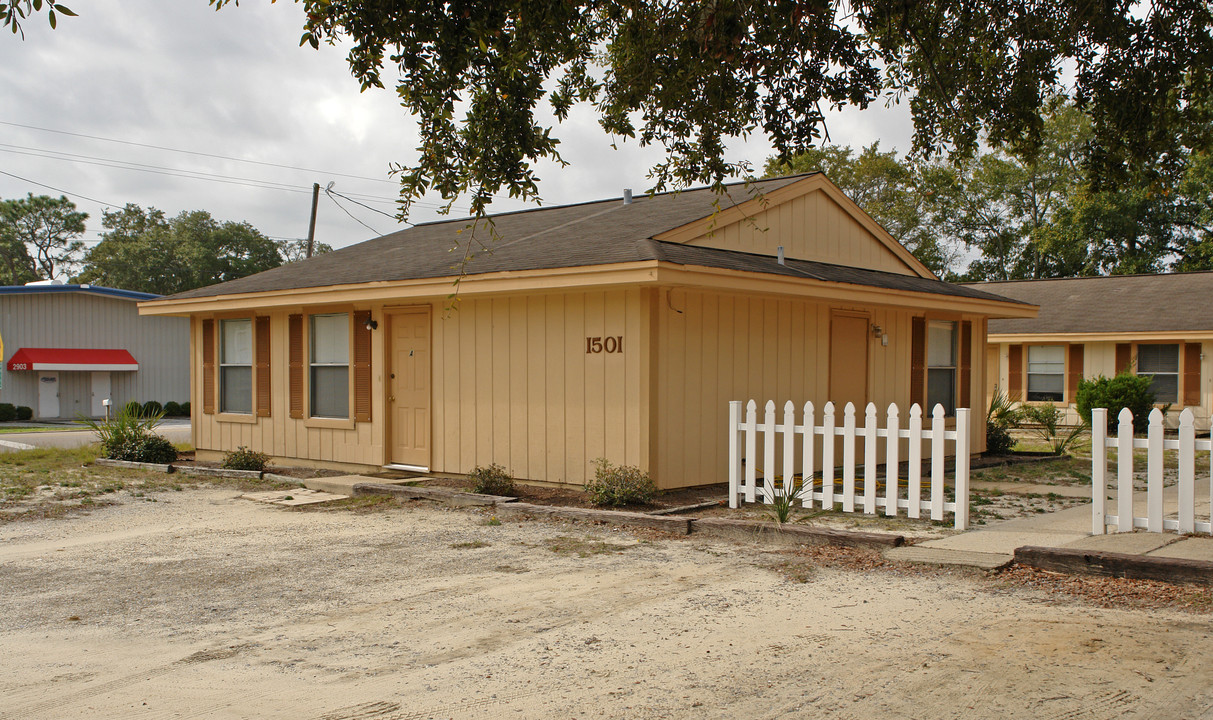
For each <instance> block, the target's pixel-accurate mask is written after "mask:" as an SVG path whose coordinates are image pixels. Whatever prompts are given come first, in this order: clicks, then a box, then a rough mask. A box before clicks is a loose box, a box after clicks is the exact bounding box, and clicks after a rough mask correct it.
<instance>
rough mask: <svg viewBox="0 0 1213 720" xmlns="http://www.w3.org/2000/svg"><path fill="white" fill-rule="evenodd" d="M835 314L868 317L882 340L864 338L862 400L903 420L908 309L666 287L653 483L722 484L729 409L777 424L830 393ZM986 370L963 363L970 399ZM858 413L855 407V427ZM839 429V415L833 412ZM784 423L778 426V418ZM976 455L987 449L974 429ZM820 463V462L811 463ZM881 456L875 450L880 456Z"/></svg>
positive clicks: (660, 313)
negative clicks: (762, 413)
mask: <svg viewBox="0 0 1213 720" xmlns="http://www.w3.org/2000/svg"><path fill="white" fill-rule="evenodd" d="M835 311H842V312H853V313H861V314H867V315H868V316H869V317H870V322H871V324H872V325H879V326H880V327H881V329H882V330H883V332H884V333H886V334H888V336H889V344H888V345H887V346H884V345H881V344H880V340H879V339H877V338H875V337H874V336H872V335H871V334H869V335H868V342H869V352H868V367H867V375H868V378H867V388H868V399H869V401H871V402H874V403H876V406H877V407H878V408H879V412H880V413H882V415H881V417H883V413H884V412H885V411H886V409H887V408H888V405H889V404H890V403H897V405H898V407H900V408H902V417H903V419H904V418H908V407H909V405H910V332H911V330H910V328H911V317H912V315H913V313H912V312H911V311H909V310H902V309H895V308H886V307H865V306H852V305H838V304H832V303H829V302H825V301H811V300H796V299H788V298H777V297H761V296H747V295H737V294H725V293H716V292H711V291H701V290H668V291H662V296H661V298H660V299H659V300H658V302H657V303H656V313H657V318H658V319H657V324H656V333H655V337H656V339H655V343H656V349H657V371H656V374H655V378H656V381H655V400H654V402H655V410H654V415H655V417H656V418H657V420H656V423H655V425H656V427H657V433H656V437H655V446H654V447H655V454H656V458H655V462H654V478H655V479H656V480H657V482H658V484H659V486H660V487H663V488H670V487H686V486H692V485H705V484H712V483H722V482H727V481H728V444H727V426H728V402H729V401H730V400H741V401H748V400H750V399H753V400H756V401H757V402H758V403H759V405H760V406H761V405H762V404H764V403H765V402H766V401H767V400H774V401H775V403H776V405H777V406H778V407H779V412H780V418H782V408H783V404H784V403H785V402H787V401H788V400H791V401H792V402H793V403H794V404H795V405H796V408H797V412H800V411H801V410H802V409H803V407H804V403H805V402H807V401H812V402H813V403H814V404H815V405H816V406H817V408H818V411H819V412H820V408H822V407H823V406H824V405H825V403H826V402H827V401H829V400H830V398H829V397H828V394H829V388H830V382H829V381H830V377H829V372H830V369H829V361H830V354H829V338H830V318H831V313H832V312H835ZM966 319H971V320H974V322H973V323H972V327H973V333H972V337H971V338H969V339H968V342H970V343H972V345H971V348H972V357H974V358H980V357H981V354H980V351H979V350H978V348H982V347H985V334H984V324H983V323H982V322H981V320H980V318H966ZM984 383H985V369H984V363H973V364H972V366H971V377H970V392H971V397H973V398H980V397H982V392H981V389H982V388H983V387H984V386H985V385H984ZM863 412H864V408H857V417H859V418H860V421H859V422H860V424H862V417H863ZM838 417H839V418H840V420H839V422H840V424H841V417H842V408H841V407H840V408H839V409H838ZM780 421H782V419H781V420H780ZM970 441H971V443H972V444H971V447H972V448H973V451H974V452H979V451H981V450H982V449H984V447H985V434H984V428H983V429H981V432H980V433H978V431H977V429H974V432H973V437H972V438H971V439H970ZM818 457H820V455H819V456H818ZM880 457H881V458H883V447H881V450H880Z"/></svg>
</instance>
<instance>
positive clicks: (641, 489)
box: [585, 458, 657, 507]
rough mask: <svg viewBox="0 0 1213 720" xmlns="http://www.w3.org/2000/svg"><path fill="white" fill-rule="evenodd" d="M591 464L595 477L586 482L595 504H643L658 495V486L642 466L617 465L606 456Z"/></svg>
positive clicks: (610, 505)
mask: <svg viewBox="0 0 1213 720" xmlns="http://www.w3.org/2000/svg"><path fill="white" fill-rule="evenodd" d="M591 464H592V465H593V466H594V479H593V480H590V481H589V482H587V483H586V484H585V491H586V492H588V493H589V494H590V502H592V503H594V504H595V505H602V506H607V507H619V506H620V505H641V504H645V503H648V502H649V501H650V500H652V499H653V497H654V496H655V495H657V486H656V485H654V484H653V480H652V478H650V477H649V474H648V473H646V472H643V471H642V470H641V469H640V468H637V467H632V466H630V465H620V466H618V467H615V466H613V465H611V463H609V462H607V459H606V458H597V459H596V460H594V461H593V462H592V463H591Z"/></svg>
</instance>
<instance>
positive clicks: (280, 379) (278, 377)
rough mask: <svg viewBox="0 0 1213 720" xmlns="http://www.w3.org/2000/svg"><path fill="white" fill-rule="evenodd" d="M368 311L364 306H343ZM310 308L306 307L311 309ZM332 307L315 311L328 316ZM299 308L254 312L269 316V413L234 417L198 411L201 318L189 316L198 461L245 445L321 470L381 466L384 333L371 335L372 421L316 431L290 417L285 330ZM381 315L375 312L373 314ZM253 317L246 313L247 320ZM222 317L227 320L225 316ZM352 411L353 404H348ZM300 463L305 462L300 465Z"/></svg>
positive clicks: (287, 337) (200, 386) (286, 335)
mask: <svg viewBox="0 0 1213 720" xmlns="http://www.w3.org/2000/svg"><path fill="white" fill-rule="evenodd" d="M343 309H348V310H366V309H370V308H368V307H362V306H358V307H353V308H343ZM309 310H310V309H309ZM331 311H332V309H328V308H325V309H321V310H315V312H331ZM301 312H305V310H304V309H302V308H292V309H290V310H280V311H274V312H258V313H256V314H258V315H264V316H268V317H269V318H270V363H269V370H270V378H271V380H270V388H271V390H270V414H269V416H268V417H257V416H255V415H251V414H250V415H244V416H232V415H224V414H222V413H215V414H206V413H204V412H203V411H202V410H203V408H202V372H201V368H202V319H201V318H200V317H195V318H193V322H192V324H191V343H190V346H191V348H192V352H193V358H194V367H195V368H196V369H197V372H195V373H194V374H193V377H192V380H191V383H192V386H191V388H192V389H191V396H192V400H191V414H192V421H193V436H194V446H195V447H196V448H197V450H198V452H199V457H200V458H202V459H214V458H215V457H216V456H218V455H219V454H221V453H223V452H226V451H230V450H235V449H236V448H237V447H240V446H242V445H243V446H245V447H248V448H251V449H253V450H257V451H259V452H264V453H267V454H269V455H271V456H272V457H274V458H289V459H291V461H292V462H293V464H305V465H308V464H310V465H317V466H324V465H327V464H333V465H338V464H344V465H360V466H363V467H368V468H369V467H379V466H381V465H383V464H384V448H383V413H384V392H383V366H384V363H383V357H384V355H383V350H384V348H383V342H384V333H383V332H382V331H378V332H374V333H371V352H372V358H373V359H374V363H373V364H372V370H371V403H372V405H371V418H372V421H371V422H360V423H354V425H353V427H352V428H335V427H317V426H316V425H315V423H311V422H309V421H308V420H307V419H296V418H291V417H290V415H289V408H288V403H289V392H288V384H287V374H288V370H289V368H288V364H287V350H288V342H289V335H288V327H287V318H288V317H289V316H290V315H291V314H292V313H301ZM374 312H375V314H376V317H381V315H380V312H381V310H380V309H379V308H375V310H374ZM253 314H254V313H253V312H252V311H250V312H249V314H248V315H247V317H252V315H253ZM224 317H230V316H229V315H225V316H224ZM351 408H352V404H351ZM299 461H303V462H302V463H300V462H299Z"/></svg>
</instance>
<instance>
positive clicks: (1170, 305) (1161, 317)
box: [966, 272, 1213, 335]
mask: <svg viewBox="0 0 1213 720" xmlns="http://www.w3.org/2000/svg"><path fill="white" fill-rule="evenodd" d="M966 287H970V288H973V289H980V290H985V291H987V292H991V293H994V294H996V295H1003V296H1005V297H1008V298H1013V299H1016V300H1022V301H1025V302H1031V303H1035V304H1037V305H1039V306H1040V314H1039V316H1037V317H1036V318H1014V319H1004V320H991V321H990V334H991V335H994V334H1004V333H1032V334H1044V333H1060V334H1065V333H1118V332H1171V331H1174V332H1184V331H1199V330H1210V329H1213V317H1211V316H1210V315H1209V314H1208V313H1207V312H1205V310H1206V308H1205V307H1204V304H1203V301H1201V298H1202V297H1208V296H1210V295H1213V272H1193V273H1174V274H1169V275H1112V276H1108V277H1083V278H1058V279H1054V280H1012V281H1010V282H988V283H971V284H968V285H967V286H966Z"/></svg>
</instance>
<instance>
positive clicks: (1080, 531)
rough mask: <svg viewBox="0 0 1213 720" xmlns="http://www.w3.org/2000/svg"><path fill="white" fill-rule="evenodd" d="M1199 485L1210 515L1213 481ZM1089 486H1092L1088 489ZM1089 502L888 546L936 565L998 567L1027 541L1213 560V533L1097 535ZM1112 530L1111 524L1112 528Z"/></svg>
mask: <svg viewBox="0 0 1213 720" xmlns="http://www.w3.org/2000/svg"><path fill="white" fill-rule="evenodd" d="M1201 485H1203V487H1199V488H1198V489H1197V500H1196V508H1197V511H1196V514H1197V518H1198V519H1200V520H1204V519H1206V518H1208V517H1209V487H1208V483H1207V482H1206V483H1201ZM1168 490H1169V491H1170V492H1169V493H1168V495H1167V496H1166V497H1165V499H1164V514H1169V515H1171V516H1173V514H1174V512H1175V508H1176V504H1177V503H1176V499H1175V489H1174V488H1168ZM1088 492H1089V491H1088ZM1111 494H1112V499H1111V500H1109V502H1108V507H1107V510H1108V512H1109V513H1115V512H1116V500H1115V492H1112V493H1111ZM1145 514H1146V495H1145V493H1144V492H1139V493H1135V494H1134V515H1135V516H1137V517H1142V516H1144V515H1145ZM1091 530H1092V516H1091V505H1090V503H1088V504H1085V505H1079V506H1077V507H1072V508H1068V509H1066V510H1061V511H1059V512H1054V513H1046V514H1044V515H1037V516H1034V517H1026V518H1018V519H1016V520H1008V521H1006V522H1001V523H996V524H993V525H988V526H985V527H982V528H980V529H975V530H969V531H968V532H963V533H960V534H958V535H952V536H949V537H946V538H940V539H938V540H929V541H927V542H923V543H919V544H917V545H910V546H906V547H901V548H894V549H892V550H889V551H888V552H887V553H885V554H886V556H887V557H889V558H890V559H895V560H902V561H906V562H919V563H928V564H935V565H957V566H965V567H974V568H980V569H983V570H994V569H998V568H1001V567H1005V566H1006V565H1009V564H1010V563H1011V561H1012V560H1013V559H1014V555H1015V550H1016V549H1017V548H1021V547H1025V546H1036V547H1046V548H1065V549H1070V550H1083V551H1098V552H1110V553H1125V554H1129V555H1138V556H1144V557H1160V558H1162V557H1167V558H1180V559H1186V560H1199V561H1204V562H1213V536H1209V535H1203V536H1191V537H1185V536H1183V535H1179V534H1177V533H1175V532H1174V531H1171V532H1165V533H1149V532H1144V531H1140V530H1139V531H1136V532H1131V533H1110V534H1105V535H1093V534H1092V533H1091ZM1110 530H1111V529H1110Z"/></svg>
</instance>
